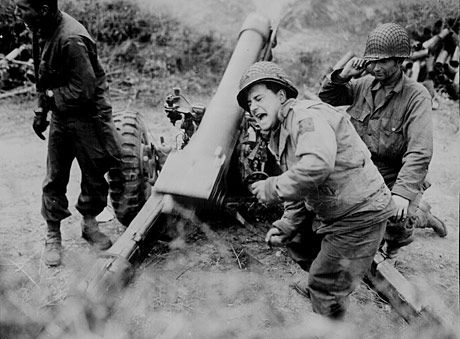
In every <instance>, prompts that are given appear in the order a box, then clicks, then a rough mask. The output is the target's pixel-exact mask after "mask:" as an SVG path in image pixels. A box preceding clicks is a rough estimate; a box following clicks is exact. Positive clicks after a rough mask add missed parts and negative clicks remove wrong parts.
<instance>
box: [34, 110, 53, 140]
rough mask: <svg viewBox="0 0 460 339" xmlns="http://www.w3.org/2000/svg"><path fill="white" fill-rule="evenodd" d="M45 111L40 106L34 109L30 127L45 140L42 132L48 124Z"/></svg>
mask: <svg viewBox="0 0 460 339" xmlns="http://www.w3.org/2000/svg"><path fill="white" fill-rule="evenodd" d="M46 115H47V112H46V111H44V110H43V109H41V108H37V109H36V110H35V116H34V121H33V123H32V128H33V129H34V132H35V134H36V135H37V136H38V137H39V138H40V139H42V140H45V136H44V135H43V132H45V131H46V129H47V128H48V125H49V124H50V123H49V121H48V120H46Z"/></svg>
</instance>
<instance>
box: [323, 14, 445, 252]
mask: <svg viewBox="0 0 460 339" xmlns="http://www.w3.org/2000/svg"><path fill="white" fill-rule="evenodd" d="M409 55H410V40H409V36H408V34H407V32H406V30H405V29H404V28H403V27H401V26H400V25H398V24H395V23H387V24H383V25H380V26H378V27H377V28H376V29H375V30H374V31H373V32H371V34H370V35H369V37H368V39H367V42H366V48H365V52H364V56H363V58H352V59H351V60H350V61H349V62H348V63H347V64H346V65H345V67H344V68H343V69H339V70H336V71H334V72H332V74H330V75H329V77H328V79H327V80H326V81H325V82H324V84H323V86H322V88H321V90H320V93H319V97H320V99H321V100H323V101H324V102H327V103H329V104H331V105H334V106H339V105H349V107H348V108H347V112H348V113H349V114H350V117H351V123H352V124H353V125H354V126H355V128H356V131H357V132H358V134H359V135H360V137H361V138H362V139H363V141H364V142H365V143H366V145H367V147H368V148H369V150H370V152H371V154H372V160H373V161H374V163H375V164H376V166H377V167H378V169H379V171H380V173H381V174H382V176H383V178H384V179H385V183H386V184H387V186H388V187H389V188H390V189H391V191H392V196H393V200H394V201H395V203H396V205H397V207H398V213H397V216H396V217H395V218H391V219H390V221H389V224H388V228H387V232H386V234H385V241H386V252H387V254H388V255H389V256H394V255H395V254H396V253H397V251H398V249H399V248H401V247H402V246H406V245H408V244H410V243H411V242H412V241H413V238H414V237H413V233H414V229H415V228H426V227H431V228H433V230H434V231H435V232H436V233H437V234H438V235H439V236H441V237H444V236H446V235H447V230H446V227H445V225H444V223H443V222H442V221H441V220H439V219H438V218H436V217H435V216H433V215H432V214H431V212H430V209H431V207H430V205H429V204H428V203H427V202H425V201H421V198H422V194H423V192H424V190H426V189H427V188H428V187H429V186H430V184H429V183H428V182H427V181H426V175H427V172H428V166H429V164H430V161H431V157H432V152H433V125H432V109H431V97H430V94H429V93H428V91H427V90H426V89H425V87H423V86H422V85H421V84H419V83H417V82H416V81H413V80H411V79H409V78H408V77H406V75H405V74H404V72H403V71H402V67H401V65H402V62H403V61H404V59H405V58H407V57H408V56H409ZM365 70H366V71H367V72H368V73H370V74H371V76H365V77H361V78H358V79H353V77H356V76H360V75H361V74H362V73H363V72H364V71H365Z"/></svg>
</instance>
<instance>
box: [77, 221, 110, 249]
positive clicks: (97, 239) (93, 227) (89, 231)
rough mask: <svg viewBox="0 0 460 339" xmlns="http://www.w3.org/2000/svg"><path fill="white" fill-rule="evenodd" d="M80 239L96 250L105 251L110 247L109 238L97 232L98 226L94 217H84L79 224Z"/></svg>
mask: <svg viewBox="0 0 460 339" xmlns="http://www.w3.org/2000/svg"><path fill="white" fill-rule="evenodd" d="M81 231H82V237H83V239H85V240H86V241H87V242H88V243H90V244H91V245H94V246H95V247H96V248H97V249H98V250H101V251H103V250H106V249H108V248H109V247H110V246H112V242H111V241H110V239H109V237H107V236H106V235H105V234H104V233H102V232H101V231H100V230H99V226H98V224H97V221H96V217H94V216H84V217H83V221H82V222H81Z"/></svg>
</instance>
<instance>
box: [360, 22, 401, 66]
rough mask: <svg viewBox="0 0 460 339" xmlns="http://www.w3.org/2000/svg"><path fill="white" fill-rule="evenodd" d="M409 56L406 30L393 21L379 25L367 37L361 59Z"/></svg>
mask: <svg viewBox="0 0 460 339" xmlns="http://www.w3.org/2000/svg"><path fill="white" fill-rule="evenodd" d="M409 56H410V39H409V34H407V31H406V30H405V29H404V28H403V27H402V26H400V25H398V24H395V23H387V24H382V25H379V26H378V27H377V28H376V29H374V30H373V31H372V32H371V34H369V36H368V37H367V42H366V50H365V51H364V56H363V59H366V60H370V61H372V60H380V59H388V58H407V57H409Z"/></svg>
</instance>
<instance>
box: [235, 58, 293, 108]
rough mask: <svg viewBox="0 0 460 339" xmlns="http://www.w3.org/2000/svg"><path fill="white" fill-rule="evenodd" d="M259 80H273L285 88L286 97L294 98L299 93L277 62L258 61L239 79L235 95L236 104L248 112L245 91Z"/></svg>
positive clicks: (259, 81)
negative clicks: (238, 86) (237, 90)
mask: <svg viewBox="0 0 460 339" xmlns="http://www.w3.org/2000/svg"><path fill="white" fill-rule="evenodd" d="M261 82H273V83H276V84H279V85H281V86H282V87H283V88H284V89H285V90H286V96H287V97H288V98H295V97H297V95H298V94H299V92H298V91H297V89H296V88H295V87H294V84H293V83H292V81H291V79H290V78H289V76H288V75H287V74H286V72H285V71H284V70H283V69H282V68H281V67H280V66H278V65H277V64H275V63H273V62H270V61H259V62H256V63H255V64H253V65H251V66H250V67H249V68H248V69H247V71H246V72H245V73H244V74H243V76H242V77H241V80H240V90H239V92H238V95H237V96H236V98H237V100H238V104H239V105H240V106H241V107H242V108H244V109H245V110H246V111H248V112H249V107H248V100H247V92H248V90H249V88H250V87H251V86H252V85H254V84H256V83H261Z"/></svg>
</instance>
